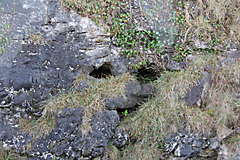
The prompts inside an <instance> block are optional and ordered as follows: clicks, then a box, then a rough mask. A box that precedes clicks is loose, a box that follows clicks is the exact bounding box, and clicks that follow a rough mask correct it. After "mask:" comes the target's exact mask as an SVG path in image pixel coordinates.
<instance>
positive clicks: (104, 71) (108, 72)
mask: <svg viewBox="0 0 240 160" xmlns="http://www.w3.org/2000/svg"><path fill="white" fill-rule="evenodd" d="M89 75H90V76H92V77H94V78H98V79H99V78H106V77H108V76H112V65H111V64H110V63H104V64H103V65H102V66H101V67H99V68H98V69H94V70H93V71H92V72H91V73H90V74H89Z"/></svg>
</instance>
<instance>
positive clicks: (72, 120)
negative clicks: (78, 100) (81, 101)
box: [30, 108, 120, 159]
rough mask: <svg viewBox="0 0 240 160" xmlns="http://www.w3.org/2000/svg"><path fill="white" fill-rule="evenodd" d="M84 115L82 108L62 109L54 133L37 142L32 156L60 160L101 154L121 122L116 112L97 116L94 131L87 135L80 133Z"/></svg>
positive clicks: (89, 157) (57, 117)
mask: <svg viewBox="0 0 240 160" xmlns="http://www.w3.org/2000/svg"><path fill="white" fill-rule="evenodd" d="M82 116H83V109H82V108H72V109H69V108H64V109H63V110H59V111H58V112H57V114H56V123H55V126H54V129H53V131H52V132H51V133H50V134H49V135H47V136H46V137H45V138H43V139H39V140H37V141H36V143H35V145H34V146H33V149H32V151H31V153H30V155H31V156H35V157H37V158H35V159H39V158H41V159H47V158H53V155H54V156H56V158H59V159H76V158H78V159H79V158H82V159H83V158H85V159H91V158H94V157H97V156H99V155H102V154H103V152H104V150H105V147H106V146H107V143H108V141H109V140H110V139H111V138H112V136H113V135H114V129H115V128H116V126H117V125H118V123H119V120H120V119H119V116H118V114H117V112H116V111H107V110H106V111H102V112H97V113H95V114H94V115H93V117H92V118H91V122H90V123H91V130H92V131H88V132H87V133H85V134H83V133H82V131H81V124H82ZM60 157H61V158H60ZM32 159H34V158H32Z"/></svg>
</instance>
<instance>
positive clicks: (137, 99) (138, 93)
mask: <svg viewBox="0 0 240 160" xmlns="http://www.w3.org/2000/svg"><path fill="white" fill-rule="evenodd" d="M154 93H155V88H154V86H153V85H152V84H144V85H142V86H141V85H140V83H139V82H137V81H129V82H127V83H126V90H125V96H121V95H117V96H116V97H110V98H105V104H106V107H107V109H109V110H115V109H127V108H133V107H134V106H136V105H139V104H140V103H142V102H144V101H146V100H147V99H148V98H150V97H152V96H153V94H154Z"/></svg>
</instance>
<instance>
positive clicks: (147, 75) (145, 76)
mask: <svg viewBox="0 0 240 160" xmlns="http://www.w3.org/2000/svg"><path fill="white" fill-rule="evenodd" d="M159 75H160V72H159V70H158V69H157V68H156V67H155V66H154V65H148V66H147V67H145V66H142V67H141V68H139V69H138V72H137V75H136V76H137V80H138V81H139V82H140V83H143V84H146V83H149V82H152V81H155V80H157V78H158V76H159Z"/></svg>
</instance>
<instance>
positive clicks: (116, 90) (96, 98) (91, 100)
mask: <svg viewBox="0 0 240 160" xmlns="http://www.w3.org/2000/svg"><path fill="white" fill-rule="evenodd" d="M83 80H85V81H86V82H88V84H89V87H88V88H87V89H86V91H83V92H78V91H76V90H75V88H74V87H73V90H72V91H71V92H69V93H63V94H60V95H58V96H56V97H53V98H51V99H49V100H47V101H46V102H45V103H46V105H45V106H44V110H43V113H42V116H41V117H40V118H38V119H37V120H36V119H30V120H25V119H22V120H20V128H21V130H22V131H25V132H28V133H30V134H32V136H33V137H35V138H40V137H41V136H43V135H46V134H48V133H49V132H50V131H51V130H52V128H53V126H54V122H55V113H56V112H57V110H59V109H63V108H76V107H82V108H83V109H84V116H83V124H82V127H81V130H83V131H88V130H89V129H91V128H90V125H89V124H88V121H89V119H90V118H91V117H92V115H93V114H94V113H96V112H98V111H101V110H104V109H105V104H104V102H103V98H104V97H110V96H111V97H112V96H114V95H116V94H121V95H123V94H124V91H125V83H126V81H127V80H134V78H133V77H132V76H131V75H130V74H122V75H121V76H116V77H113V76H112V77H107V78H106V79H101V81H100V82H99V81H96V80H94V79H93V78H91V80H86V76H85V75H81V76H79V77H76V80H75V82H74V84H77V83H79V82H81V81H83Z"/></svg>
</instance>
